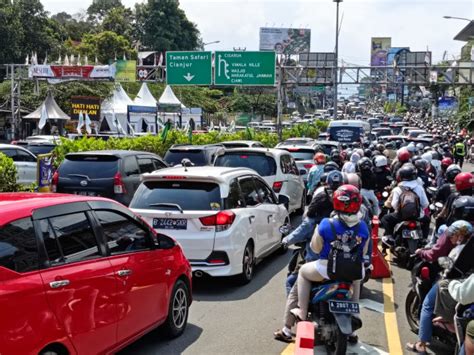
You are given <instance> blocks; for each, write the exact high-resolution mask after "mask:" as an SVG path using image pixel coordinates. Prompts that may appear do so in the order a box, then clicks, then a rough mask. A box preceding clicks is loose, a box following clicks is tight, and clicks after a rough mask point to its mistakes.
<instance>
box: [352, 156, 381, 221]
mask: <svg viewBox="0 0 474 355" xmlns="http://www.w3.org/2000/svg"><path fill="white" fill-rule="evenodd" d="M357 172H358V174H359V176H360V180H361V182H362V185H361V189H360V193H361V194H362V196H364V197H365V198H366V199H367V200H369V201H370V203H371V206H372V209H371V211H372V214H373V215H375V216H378V215H379V214H380V208H379V200H378V199H377V196H375V189H376V188H377V180H376V176H375V173H374V165H373V164H372V161H371V160H370V159H369V158H367V157H364V158H361V159H360V160H359V161H358V162H357Z"/></svg>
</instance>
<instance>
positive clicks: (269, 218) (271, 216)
mask: <svg viewBox="0 0 474 355" xmlns="http://www.w3.org/2000/svg"><path fill="white" fill-rule="evenodd" d="M272 218H273V215H272V214H270V215H268V216H267V221H268V223H270V222H271V219H272Z"/></svg>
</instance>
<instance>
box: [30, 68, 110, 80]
mask: <svg viewBox="0 0 474 355" xmlns="http://www.w3.org/2000/svg"><path fill="white" fill-rule="evenodd" d="M28 77H29V78H30V79H33V78H37V79H40V78H45V79H65V80H71V79H106V80H109V79H113V78H114V77H115V67H114V66H111V65H95V66H94V65H71V66H69V65H30V66H29V68H28Z"/></svg>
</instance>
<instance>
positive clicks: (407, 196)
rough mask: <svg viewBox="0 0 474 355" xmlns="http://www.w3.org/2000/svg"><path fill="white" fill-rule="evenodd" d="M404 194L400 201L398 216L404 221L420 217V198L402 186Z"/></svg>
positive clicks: (401, 195)
mask: <svg viewBox="0 0 474 355" xmlns="http://www.w3.org/2000/svg"><path fill="white" fill-rule="evenodd" d="M400 189H401V190H402V193H401V194H400V197H399V200H398V215H399V217H400V219H401V220H402V221H407V220H411V219H418V218H419V217H420V198H419V197H418V195H417V194H416V193H415V191H413V190H412V189H410V188H408V187H406V186H400Z"/></svg>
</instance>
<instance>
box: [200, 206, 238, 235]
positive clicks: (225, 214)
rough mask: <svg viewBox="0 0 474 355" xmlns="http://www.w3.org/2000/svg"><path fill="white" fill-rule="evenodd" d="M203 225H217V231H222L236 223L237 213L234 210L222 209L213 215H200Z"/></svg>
mask: <svg viewBox="0 0 474 355" xmlns="http://www.w3.org/2000/svg"><path fill="white" fill-rule="evenodd" d="M199 220H200V221H201V223H202V225H203V226H215V227H216V232H222V231H225V230H226V229H229V227H230V226H231V225H232V223H234V220H235V213H234V212H232V211H220V212H218V213H217V214H214V215H212V216H205V217H200V218H199Z"/></svg>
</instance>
